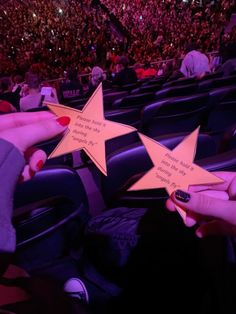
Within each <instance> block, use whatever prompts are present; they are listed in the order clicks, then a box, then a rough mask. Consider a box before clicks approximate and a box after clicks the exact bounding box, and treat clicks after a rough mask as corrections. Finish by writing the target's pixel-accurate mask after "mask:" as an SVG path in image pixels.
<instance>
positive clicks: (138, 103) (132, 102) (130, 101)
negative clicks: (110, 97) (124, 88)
mask: <svg viewBox="0 0 236 314" xmlns="http://www.w3.org/2000/svg"><path fill="white" fill-rule="evenodd" d="M154 98H155V95H154V93H143V94H138V95H129V96H127V97H124V98H122V99H119V100H117V101H115V102H114V103H113V108H131V107H132V108H135V107H143V106H144V105H145V104H147V103H149V102H151V101H152V100H154Z"/></svg>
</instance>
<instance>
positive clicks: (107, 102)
mask: <svg viewBox="0 0 236 314" xmlns="http://www.w3.org/2000/svg"><path fill="white" fill-rule="evenodd" d="M127 95H128V91H121V92H116V91H115V92H114V91H113V92H111V93H107V94H105V95H103V102H104V109H105V110H108V109H111V108H112V104H113V102H114V101H115V100H117V99H120V98H123V97H125V96H127Z"/></svg>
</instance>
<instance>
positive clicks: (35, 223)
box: [13, 167, 89, 269]
mask: <svg viewBox="0 0 236 314" xmlns="http://www.w3.org/2000/svg"><path fill="white" fill-rule="evenodd" d="M14 200H15V202H14V216H13V224H14V226H15V229H16V235H17V259H18V261H19V263H20V264H21V265H22V264H23V265H24V266H26V267H25V269H29V268H30V269H32V268H34V267H38V266H40V267H41V266H42V264H44V263H48V262H49V261H52V260H54V261H55V258H58V257H62V256H63V255H64V254H66V252H69V250H70V248H72V247H73V246H74V245H76V241H78V242H77V243H78V244H79V238H78V236H79V234H80V233H81V230H82V229H83V226H84V225H85V223H87V221H88V219H89V215H88V200H87V195H86V192H85V189H84V185H83V182H82V181H81V179H80V177H79V176H78V174H77V173H76V171H74V170H73V169H71V168H67V167H60V168H58V167H49V168H45V169H43V170H42V171H40V172H38V173H37V174H36V176H35V177H34V178H33V179H32V180H30V181H26V182H24V183H21V184H18V185H17V188H16V191H15V197H14ZM69 229H70V230H71V233H69ZM75 239H77V240H76V241H75ZM73 241H75V242H73Z"/></svg>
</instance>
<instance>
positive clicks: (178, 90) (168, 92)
mask: <svg viewBox="0 0 236 314" xmlns="http://www.w3.org/2000/svg"><path fill="white" fill-rule="evenodd" d="M196 92H198V85H197V84H196V83H193V84H189V85H183V86H182V85H181V86H173V87H166V88H162V89H161V90H160V91H158V92H156V94H155V97H156V99H162V98H167V97H175V96H185V95H191V94H194V93H196Z"/></svg>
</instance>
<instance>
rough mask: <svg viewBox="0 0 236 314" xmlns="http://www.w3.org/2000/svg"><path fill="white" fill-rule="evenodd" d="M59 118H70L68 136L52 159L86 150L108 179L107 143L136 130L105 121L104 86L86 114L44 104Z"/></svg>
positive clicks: (87, 105) (94, 97)
mask: <svg viewBox="0 0 236 314" xmlns="http://www.w3.org/2000/svg"><path fill="white" fill-rule="evenodd" d="M44 104H45V105H47V106H48V107H49V109H50V110H51V111H52V112H53V113H55V114H56V115H57V116H59V117H62V116H68V117H70V119H71V121H70V124H69V126H68V132H67V134H66V135H65V136H64V138H63V139H62V140H61V142H60V143H59V144H58V145H57V147H56V148H55V149H54V151H53V152H52V153H51V155H50V156H49V158H52V157H57V156H60V155H64V154H67V153H71V152H73V151H76V150H81V149H83V150H84V151H85V152H86V154H87V155H88V156H89V157H90V158H91V160H92V161H93V162H94V163H95V165H96V166H97V167H98V168H99V169H100V170H101V172H102V173H104V174H105V175H107V166H106V153H105V142H106V141H107V140H109V139H112V138H115V137H117V136H120V135H124V134H128V133H131V132H134V131H135V130H136V129H135V128H133V127H131V126H128V125H124V124H121V123H116V122H112V121H108V120H105V118H104V110H103V93H102V84H100V85H99V86H98V88H97V89H96V90H95V92H94V93H93V95H92V96H91V98H90V99H89V100H88V102H87V103H86V105H85V106H84V108H83V110H77V109H74V108H70V107H66V106H63V105H60V104H58V105H55V104H52V103H48V102H44Z"/></svg>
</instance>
